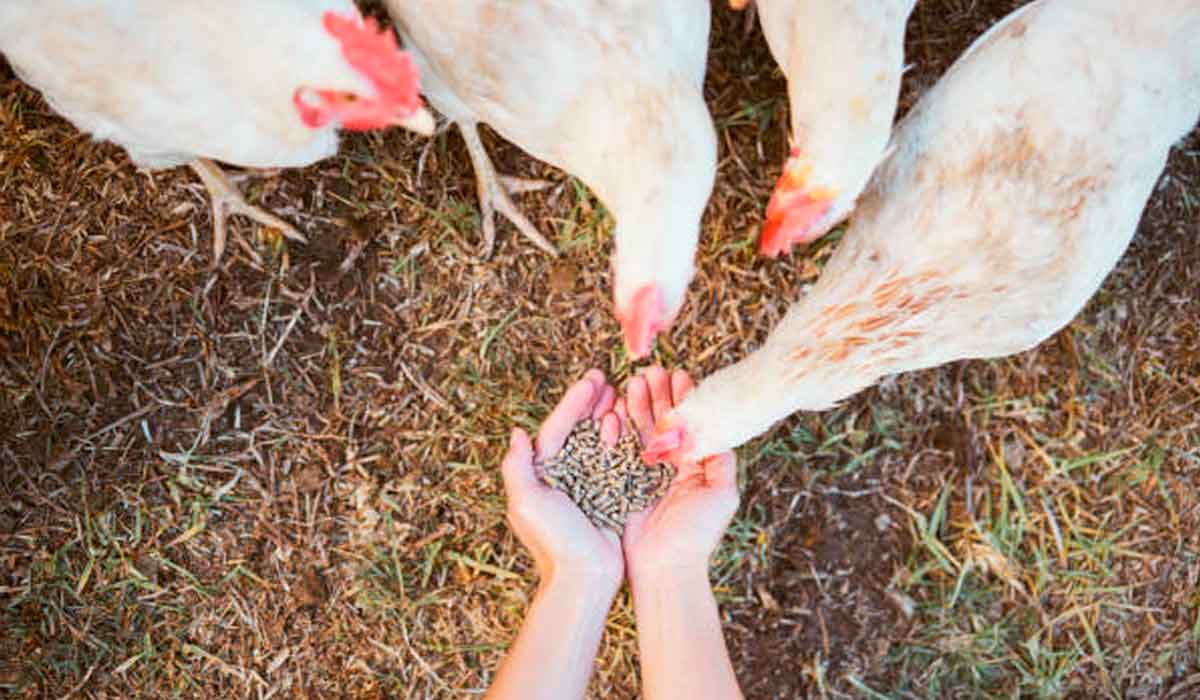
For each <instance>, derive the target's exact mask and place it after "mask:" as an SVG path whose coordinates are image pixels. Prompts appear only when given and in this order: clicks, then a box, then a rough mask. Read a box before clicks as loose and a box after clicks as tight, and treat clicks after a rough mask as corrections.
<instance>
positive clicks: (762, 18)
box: [731, 0, 916, 258]
mask: <svg viewBox="0 0 1200 700" xmlns="http://www.w3.org/2000/svg"><path fill="white" fill-rule="evenodd" d="M731 4H732V5H733V6H734V7H735V8H740V7H742V6H744V5H745V4H746V3H745V0H732V2H731ZM914 5H916V0H822V1H820V2H814V0H757V2H756V3H755V8H756V9H757V12H758V19H759V23H760V24H761V25H762V30H763V35H764V36H766V39H767V45H768V46H769V47H770V49H771V55H772V56H774V57H775V61H776V62H777V63H779V66H780V67H781V68H782V69H783V73H784V75H786V76H787V80H788V99H789V102H790V103H791V142H792V144H791V145H792V148H791V153H790V154H789V157H788V160H787V163H785V164H784V166H783V174H782V175H781V176H780V178H779V182H778V184H776V186H775V191H774V192H773V193H772V195H771V200H770V202H769V203H768V205H767V215H766V222H765V224H764V226H763V230H762V234H761V235H760V237H759V243H758V250H759V252H760V253H761V254H763V255H766V256H768V257H772V258H773V257H776V256H778V255H779V254H780V253H786V252H788V251H790V250H791V248H792V246H793V245H796V244H804V243H810V242H812V241H814V240H816V239H818V238H820V237H821V236H823V235H825V234H826V233H827V232H828V231H829V230H830V229H832V228H833V227H834V226H837V225H838V224H839V223H841V221H842V220H843V219H845V218H846V217H847V216H848V215H849V214H850V212H851V210H853V209H854V204H855V202H856V201H857V200H858V196H859V195H860V194H861V193H862V191H863V189H864V188H865V187H866V186H867V182H868V180H870V177H871V173H872V172H873V171H874V170H875V166H877V165H878V164H879V162H880V161H881V160H883V157H884V152H885V150H886V148H887V143H888V137H889V136H891V133H892V121H893V120H894V119H895V117H896V104H897V101H898V100H899V97H900V78H901V76H902V75H903V73H904V28H905V23H906V22H907V20H908V16H909V14H911V13H912V9H913V6H914Z"/></svg>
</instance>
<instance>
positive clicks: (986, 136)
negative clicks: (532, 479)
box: [644, 0, 1200, 462]
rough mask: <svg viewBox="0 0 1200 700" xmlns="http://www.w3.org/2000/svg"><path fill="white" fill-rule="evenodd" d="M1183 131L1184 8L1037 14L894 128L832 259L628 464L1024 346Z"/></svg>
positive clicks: (1138, 204)
mask: <svg viewBox="0 0 1200 700" xmlns="http://www.w3.org/2000/svg"><path fill="white" fill-rule="evenodd" d="M1198 115H1200V3H1197V2H1195V0H1156V1H1155V2H1153V3H1150V6H1149V7H1148V6H1147V5H1146V4H1144V3H1130V2H1128V0H1039V1H1037V2H1033V3H1030V4H1029V5H1026V6H1024V7H1023V8H1021V9H1020V10H1018V11H1016V12H1014V13H1013V14H1012V15H1010V16H1009V17H1007V18H1005V19H1004V20H1003V21H1001V22H1000V23H998V24H997V25H996V26H995V27H994V28H992V29H991V30H990V31H989V32H987V33H986V34H985V35H984V36H983V37H981V38H980V39H978V40H977V41H976V42H975V43H974V44H973V45H972V46H971V48H970V49H969V50H968V51H967V53H966V54H965V55H964V56H963V57H962V58H960V59H959V61H958V62H957V63H956V64H955V65H954V66H953V67H952V68H951V69H950V70H949V72H948V73H947V74H946V75H945V77H943V78H942V80H941V81H940V82H938V84H937V85H936V86H935V87H934V88H933V89H932V90H930V91H929V93H928V94H926V95H925V96H924V97H923V98H922V99H921V101H920V102H919V103H918V104H917V106H915V107H914V109H913V111H912V112H911V114H909V115H908V116H907V117H906V118H905V120H904V121H903V122H902V123H901V125H900V126H899V127H897V132H896V135H895V137H894V140H893V143H892V147H893V148H894V149H895V150H894V153H892V155H890V156H889V158H888V159H887V160H886V161H885V162H884V163H883V165H881V166H880V169H879V172H877V173H876V175H875V178H874V180H873V181H872V182H871V184H870V185H869V186H868V189H867V191H866V193H865V195H864V197H863V200H862V202H861V203H860V204H859V206H858V209H857V211H856V213H855V217H854V219H853V221H852V223H851V225H850V228H849V230H848V231H847V232H846V235H845V238H844V240H843V241H842V243H841V245H840V248H839V249H838V250H837V251H836V253H835V254H834V256H833V257H832V258H831V259H830V261H829V264H828V265H827V266H826V268H825V270H824V272H823V273H822V275H821V278H820V279H819V280H818V282H817V283H816V285H814V287H813V289H812V291H810V292H809V293H808V295H807V296H805V297H804V298H803V299H801V300H800V301H799V302H798V303H796V304H795V305H794V306H793V307H792V309H791V310H790V311H789V312H788V314H787V316H786V317H785V318H784V320H783V321H782V322H781V324H780V325H779V326H778V327H777V328H776V329H775V330H774V331H773V332H772V333H771V335H770V337H769V338H768V339H767V341H766V343H765V344H764V346H763V347H762V348H761V349H759V350H758V351H756V352H754V353H753V354H751V355H749V356H748V357H746V358H745V359H744V360H742V361H741V362H738V363H737V364H735V365H732V366H730V367H727V368H725V369H722V370H720V371H719V372H717V373H716V374H714V375H712V376H711V377H709V378H708V379H706V380H705V381H704V382H703V383H701V384H700V386H698V387H697V388H696V390H695V391H693V392H692V393H691V394H690V395H688V397H687V398H686V399H685V400H684V402H683V403H682V404H680V405H679V406H678V407H677V408H676V409H675V411H674V412H673V413H672V414H670V415H669V416H668V417H667V418H666V419H665V420H664V421H663V423H662V424H661V425H660V426H659V430H658V432H657V434H656V436H655V438H654V439H653V440H651V441H650V442H649V443H648V445H647V448H646V451H645V454H644V457H645V458H646V460H647V461H650V462H653V461H656V460H658V459H660V458H663V457H669V458H671V459H673V460H674V461H678V462H683V461H687V460H690V459H693V458H698V457H702V456H704V455H708V454H712V453H715V452H720V451H723V450H726V449H729V448H731V447H734V446H736V445H739V444H741V443H743V442H745V441H747V440H749V439H750V438H752V437H754V436H756V435H758V434H760V433H762V432H764V431H765V430H767V429H768V428H769V427H770V426H771V425H772V424H773V423H774V422H776V421H778V420H780V419H782V418H784V417H786V416H787V415H788V414H790V413H792V412H793V411H797V410H810V411H818V410H824V409H827V408H829V407H830V406H832V405H833V404H835V403H836V402H838V401H840V400H842V399H845V398H846V397H848V396H850V395H851V394H854V393H855V392H857V391H859V390H861V389H863V388H865V387H867V386H869V385H870V384H872V383H874V382H875V381H877V380H878V379H880V378H881V377H884V376H886V375H889V374H894V373H897V372H904V371H909V370H916V369H921V368H926V367H933V366H936V365H940V364H943V363H946V362H950V361H953V360H958V359H963V358H985V357H999V356H1003V355H1008V354H1011V353H1016V352H1020V351H1022V350H1025V349H1028V348H1031V347H1033V346H1034V345H1036V344H1038V343H1039V342H1041V341H1042V340H1044V339H1045V338H1047V337H1049V336H1050V335H1051V334H1053V333H1054V332H1055V331H1057V330H1058V329H1059V328H1062V327H1063V326H1064V325H1066V324H1067V323H1068V322H1069V321H1070V320H1071V318H1072V317H1073V316H1074V315H1075V314H1076V313H1078V312H1079V310H1080V309H1081V308H1083V306H1084V304H1085V303H1086V302H1087V300H1088V298H1089V297H1090V296H1091V295H1092V293H1093V292H1095V291H1096V289H1097V288H1098V287H1099V286H1100V284H1101V282H1102V281H1103V279H1104V277H1105V276H1106V275H1107V273H1108V272H1109V271H1110V270H1111V269H1112V267H1113V266H1114V265H1115V264H1116V261H1117V259H1118V258H1119V257H1120V256H1121V254H1122V252H1123V251H1124V250H1125V248H1126V246H1127V245H1128V244H1129V241H1130V239H1131V238H1132V236H1133V233H1134V231H1135V230H1136V227H1137V223H1138V220H1139V218H1140V216H1141V211H1142V209H1143V207H1144V206H1145V203H1146V200H1147V199H1148V197H1149V196H1150V193H1151V192H1152V190H1153V188H1154V185H1155V182H1156V181H1157V180H1158V178H1159V175H1160V173H1161V172H1162V170H1163V167H1164V165H1165V162H1166V159H1167V154H1168V152H1169V150H1170V148H1171V146H1172V144H1173V143H1175V142H1176V141H1177V140H1179V139H1180V138H1181V137H1182V136H1183V135H1185V134H1186V133H1187V132H1188V131H1189V130H1190V129H1191V128H1192V127H1193V125H1194V124H1195V123H1196V120H1197V116H1198Z"/></svg>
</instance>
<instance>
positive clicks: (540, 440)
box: [501, 369, 624, 590]
mask: <svg viewBox="0 0 1200 700" xmlns="http://www.w3.org/2000/svg"><path fill="white" fill-rule="evenodd" d="M615 400H616V391H615V390H614V389H613V388H612V387H611V386H609V384H608V382H607V381H606V380H605V378H604V374H603V373H602V372H601V371H600V370H597V369H593V370H589V371H588V372H587V374H585V375H584V377H583V379H581V380H579V381H578V382H576V383H575V384H574V385H572V386H571V387H570V388H569V389H567V391H566V393H565V394H563V397H562V400H560V401H559V402H558V406H556V407H555V408H554V411H552V412H551V414H550V416H549V417H548V418H547V419H546V420H545V422H543V423H542V426H541V428H540V429H539V430H538V435H537V440H536V442H534V443H531V442H530V439H529V436H528V435H527V434H526V433H525V431H524V430H521V429H520V428H514V429H513V431H512V436H511V438H510V440H509V448H508V454H507V455H506V456H505V457H504V463H503V465H502V466H501V474H502V476H503V478H504V490H505V493H506V494H507V496H508V521H509V523H510V524H511V525H512V528H513V532H515V533H516V535H517V539H519V540H520V541H521V543H522V544H524V545H525V547H527V548H528V549H529V551H530V553H531V554H532V555H533V560H534V562H535V564H536V565H537V569H538V574H539V575H540V576H541V577H542V579H543V581H546V580H549V579H552V578H555V577H560V576H561V577H583V578H589V579H600V580H603V581H606V582H608V583H611V584H612V585H614V586H617V585H620V582H621V577H622V575H623V572H624V562H623V558H622V555H621V543H620V541H619V540H618V539H617V536H616V534H615V533H613V532H610V531H607V530H604V531H601V530H599V529H597V528H596V527H595V526H594V525H592V523H591V522H590V521H589V520H588V519H587V517H586V516H585V515H584V514H583V512H582V511H580V510H579V508H578V507H577V506H576V505H575V504H574V503H573V502H571V499H570V498H568V497H567V495H566V494H564V493H562V492H560V491H556V490H554V489H552V488H550V487H549V486H547V485H545V484H544V483H542V481H541V479H539V478H538V476H537V472H536V468H535V466H534V463H535V462H538V463H540V462H543V461H545V460H547V459H549V458H551V457H553V456H554V455H556V454H557V453H558V451H559V450H560V449H562V446H563V443H564V442H565V441H566V439H567V436H568V435H569V434H570V433H571V430H572V429H573V428H574V427H575V425H576V424H578V423H579V422H580V421H583V420H587V419H596V420H600V421H601V426H602V428H601V435H602V436H603V437H604V438H605V439H606V440H608V441H609V442H615V441H616V436H617V435H618V434H619V431H620V423H619V421H618V419H617V417H616V415H615V414H613V413H612V412H611V411H612V408H613V404H614V402H615ZM614 590H615V588H614Z"/></svg>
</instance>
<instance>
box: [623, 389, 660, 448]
mask: <svg viewBox="0 0 1200 700" xmlns="http://www.w3.org/2000/svg"><path fill="white" fill-rule="evenodd" d="M625 403H626V408H628V409H629V418H630V420H632V421H633V427H634V429H636V430H637V431H638V433H640V434H641V437H642V441H643V442H645V440H646V439H647V437H649V435H650V433H651V431H653V430H654V409H653V408H651V406H650V386H649V385H648V384H647V383H646V378H645V377H642V376H637V377H634V378H633V379H630V380H629V391H628V393H626V395H625Z"/></svg>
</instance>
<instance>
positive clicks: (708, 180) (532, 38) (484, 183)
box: [388, 0, 716, 357]
mask: <svg viewBox="0 0 1200 700" xmlns="http://www.w3.org/2000/svg"><path fill="white" fill-rule="evenodd" d="M388 6H389V9H390V10H391V12H392V15H393V17H394V18H395V19H396V22H397V24H398V26H399V28H400V34H401V36H402V37H403V39H404V41H405V46H406V48H408V49H409V50H410V51H412V52H413V55H414V56H415V57H416V59H417V62H418V65H419V66H420V68H421V74H422V80H423V81H424V83H425V86H426V87H425V94H426V96H427V97H428V98H429V101H430V102H431V103H432V104H433V106H435V107H436V108H437V109H438V110H440V111H441V112H443V113H444V114H445V115H446V116H447V117H448V118H449V119H450V120H451V121H453V122H455V123H456V124H458V126H459V128H460V129H461V131H462V134H463V138H464V139H465V140H466V142H467V149H468V152H469V153H470V155H471V159H472V162H473V164H474V167H475V174H476V177H477V179H478V184H479V196H480V203H481V207H482V209H483V213H484V221H483V226H484V239H485V240H484V248H485V253H486V252H490V250H491V246H492V242H493V229H492V226H493V224H492V223H491V212H492V211H493V210H494V211H499V212H500V213H502V214H505V216H507V217H508V218H509V219H510V220H511V221H512V222H513V223H514V224H516V226H517V228H518V229H519V230H520V231H521V232H522V233H524V234H525V235H526V236H527V237H528V238H530V239H531V240H533V241H535V242H536V243H537V244H538V245H539V246H541V247H542V248H543V249H546V250H549V251H553V250H554V248H553V247H552V246H551V245H550V243H549V242H548V241H546V240H545V239H544V238H543V237H542V235H541V234H540V233H538V232H537V230H536V229H535V228H534V227H533V225H532V224H531V223H530V222H529V221H528V220H527V219H526V218H525V217H524V216H522V215H521V214H520V212H519V211H518V210H517V208H516V207H515V206H514V205H513V204H512V202H511V201H509V199H508V196H507V193H506V191H505V187H504V182H503V181H502V179H501V178H500V177H499V176H498V175H497V174H496V171H495V169H494V168H493V167H492V164H491V161H490V160H489V158H488V155H487V153H486V151H485V150H484V147H483V143H482V142H481V141H480V140H479V134H478V126H479V124H480V123H487V124H488V125H489V126H491V127H492V128H493V129H495V130H496V131H497V132H499V133H500V135H502V136H503V137H504V138H506V139H508V140H509V141H511V142H513V143H515V144H516V145H518V146H520V147H521V148H522V149H524V150H525V151H527V152H528V153H530V154H531V155H533V156H535V157H537V158H540V159H541V160H544V161H546V162H547V163H550V164H551V165H554V166H556V167H558V168H561V169H563V170H565V171H567V172H568V173H570V174H572V175H574V176H576V177H578V178H579V179H580V180H582V181H583V182H584V183H585V184H586V185H587V186H588V187H590V188H591V189H592V190H593V191H594V192H595V194H596V195H597V196H598V197H599V198H600V200H601V201H602V202H603V203H604V205H605V206H606V207H607V208H608V210H609V211H610V212H611V214H612V216H613V219H614V220H615V222H616V223H615V231H614V239H615V243H616V251H615V253H614V258H613V297H614V301H615V304H616V315H617V318H618V319H619V320H620V322H621V325H622V328H623V331H624V336H625V340H626V347H627V349H628V350H629V353H630V355H632V356H634V357H642V356H644V355H647V354H649V352H650V350H651V347H652V344H653V341H654V336H655V334H656V333H658V332H661V331H662V330H664V329H666V328H667V327H668V326H670V324H671V322H672V320H673V319H674V317H675V316H676V314H677V313H678V312H679V309H680V307H681V306H682V305H683V301H684V295H685V293H686V291H687V287H688V283H689V282H690V281H691V279H692V275H693V273H694V258H695V252H696V246H697V243H698V240H699V235H700V217H701V215H702V213H703V212H704V208H705V206H706V204H707V202H708V197H709V195H710V194H711V192H712V187H713V180H714V177H715V174H716V136H715V134H714V131H713V125H712V119H711V117H710V116H709V113H708V107H707V106H706V104H705V102H704V95H703V91H702V87H703V86H702V83H703V81H704V71H705V59H706V56H707V53H708V32H709V22H710V6H709V3H708V2H705V1H704V0H659V1H656V2H628V1H626V2H610V1H607V0H604V1H602V0H579V1H578V2H564V1H563V0H529V1H528V2H519V3H514V2H503V1H500V0H458V1H456V2H444V3H416V2H407V1H405V0H389V2H388Z"/></svg>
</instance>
